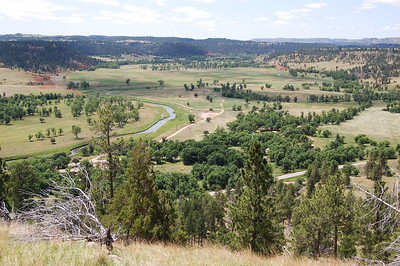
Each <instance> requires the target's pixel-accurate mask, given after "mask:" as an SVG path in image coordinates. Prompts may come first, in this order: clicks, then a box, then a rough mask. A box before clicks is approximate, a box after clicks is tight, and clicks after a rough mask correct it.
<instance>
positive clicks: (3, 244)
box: [0, 223, 356, 266]
mask: <svg viewBox="0 0 400 266" xmlns="http://www.w3.org/2000/svg"><path fill="white" fill-rule="evenodd" d="M28 233H29V228H28V227H26V226H22V225H17V224H11V225H10V226H8V225H6V224H4V223H0V265H296V266H299V265H356V264H355V263H354V262H345V261H337V260H332V259H320V260H319V261H314V260H311V259H307V258H301V259H294V258H292V257H291V256H289V255H282V256H272V257H260V256H257V255H255V254H254V253H252V252H249V251H241V252H232V251H230V250H228V249H226V248H224V247H221V246H216V245H206V246H204V247H182V246H175V245H171V244H167V245H165V244H162V243H158V244H144V243H134V244H131V245H128V246H123V245H121V244H118V243H117V244H115V247H116V248H114V250H113V252H112V253H113V254H107V251H106V249H105V248H104V247H101V246H100V245H98V244H94V243H87V242H69V241H38V242H33V241H29V238H26V237H24V234H28Z"/></svg>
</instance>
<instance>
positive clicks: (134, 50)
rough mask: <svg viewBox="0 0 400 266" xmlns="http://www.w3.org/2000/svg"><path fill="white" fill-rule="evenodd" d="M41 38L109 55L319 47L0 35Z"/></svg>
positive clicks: (1, 37) (258, 51) (220, 40)
mask: <svg viewBox="0 0 400 266" xmlns="http://www.w3.org/2000/svg"><path fill="white" fill-rule="evenodd" d="M1 40H3V41H22V40H41V41H58V42H63V43H65V44H66V45H68V46H69V47H71V48H73V49H75V50H78V51H80V52H81V53H83V54H86V55H90V56H96V55H112V56H119V55H121V54H139V55H156V56H167V57H188V56H199V55H203V56H204V55H205V54H207V53H217V54H223V55H238V54H280V53H287V52H293V51H295V50H298V49H302V48H308V47H320V46H322V45H321V44H310V43H259V42H254V41H240V40H231V39H223V38H210V39H204V40H196V39H190V38H177V37H151V36H144V37H135V36H101V35H92V36H77V35H76V36H61V35H60V36H46V35H24V34H8V35H0V41H1Z"/></svg>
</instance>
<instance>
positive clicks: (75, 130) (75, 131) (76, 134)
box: [71, 125, 82, 139]
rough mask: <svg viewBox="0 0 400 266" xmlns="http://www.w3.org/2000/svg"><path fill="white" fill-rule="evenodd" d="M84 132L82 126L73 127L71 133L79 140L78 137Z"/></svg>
mask: <svg viewBox="0 0 400 266" xmlns="http://www.w3.org/2000/svg"><path fill="white" fill-rule="evenodd" d="M81 132H82V129H81V127H80V126H76V125H73V126H72V128H71V133H72V134H74V135H75V138H76V139H79V137H78V135H79V134H80V133H81Z"/></svg>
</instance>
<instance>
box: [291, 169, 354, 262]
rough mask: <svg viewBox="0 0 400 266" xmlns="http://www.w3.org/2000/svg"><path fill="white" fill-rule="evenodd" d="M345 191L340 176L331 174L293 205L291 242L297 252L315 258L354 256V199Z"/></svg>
mask: <svg viewBox="0 0 400 266" xmlns="http://www.w3.org/2000/svg"><path fill="white" fill-rule="evenodd" d="M344 192H345V188H344V185H343V183H342V179H341V178H340V176H339V175H333V176H330V177H329V178H327V180H326V183H325V185H323V186H321V185H320V184H319V185H318V186H317V187H316V189H315V193H314V194H313V195H312V196H311V198H307V197H304V198H303V199H302V201H301V203H300V204H299V206H297V207H295V209H294V215H293V217H294V220H293V225H294V228H293V241H294V242H293V244H294V248H295V251H296V253H297V254H300V255H306V256H312V257H314V258H318V257H319V256H322V255H323V256H329V255H333V256H335V257H336V256H338V255H340V256H343V257H351V256H352V255H356V239H357V235H356V232H357V228H356V225H357V223H356V220H355V215H356V209H355V206H356V205H355V204H354V201H355V198H354V195H353V194H352V193H348V194H347V195H345V193H344Z"/></svg>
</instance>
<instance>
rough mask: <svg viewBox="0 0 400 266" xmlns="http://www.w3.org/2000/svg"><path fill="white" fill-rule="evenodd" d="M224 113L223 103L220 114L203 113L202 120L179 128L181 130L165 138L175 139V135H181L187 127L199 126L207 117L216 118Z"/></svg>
mask: <svg viewBox="0 0 400 266" xmlns="http://www.w3.org/2000/svg"><path fill="white" fill-rule="evenodd" d="M224 112H225V109H224V105H223V103H221V112H219V113H209V112H207V113H203V115H202V118H203V119H201V120H200V121H197V122H195V123H192V124H190V125H187V126H185V127H183V128H181V129H179V130H178V131H176V132H175V133H173V134H171V135H169V136H168V137H166V139H170V138H172V137H175V136H176V135H178V134H179V133H181V132H182V131H184V130H185V129H188V128H189V127H192V126H194V125H197V124H199V123H203V122H205V121H206V119H207V117H216V116H219V115H222V114H223V113H224Z"/></svg>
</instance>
